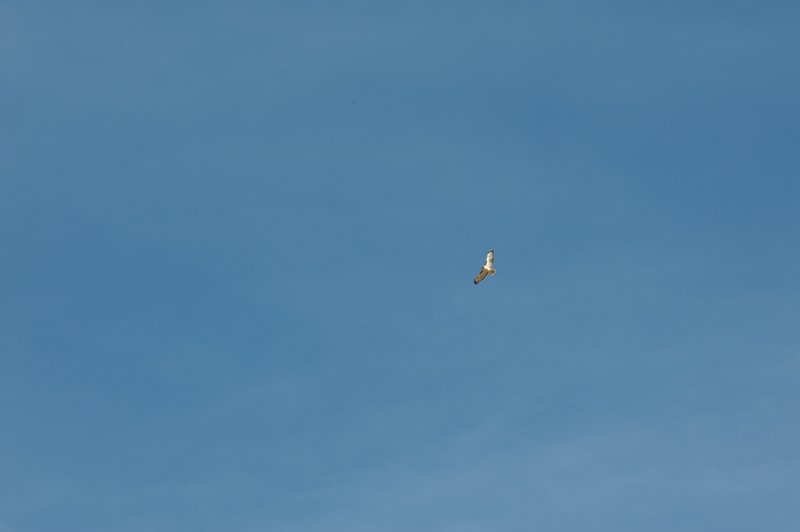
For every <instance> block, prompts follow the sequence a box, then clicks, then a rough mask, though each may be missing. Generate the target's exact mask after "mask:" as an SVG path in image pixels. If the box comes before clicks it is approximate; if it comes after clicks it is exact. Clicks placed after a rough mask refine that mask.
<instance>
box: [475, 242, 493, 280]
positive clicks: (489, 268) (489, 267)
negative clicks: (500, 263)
mask: <svg viewBox="0 0 800 532" xmlns="http://www.w3.org/2000/svg"><path fill="white" fill-rule="evenodd" d="M487 275H494V250H493V249H490V250H489V253H487V254H486V264H484V265H483V268H481V271H480V272H478V275H476V276H475V278H474V279H473V280H472V283H473V284H478V283H479V282H481V281H483V280H484V279H486V276H487Z"/></svg>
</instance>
